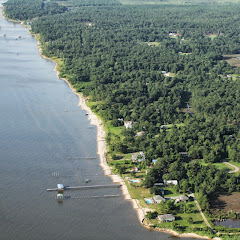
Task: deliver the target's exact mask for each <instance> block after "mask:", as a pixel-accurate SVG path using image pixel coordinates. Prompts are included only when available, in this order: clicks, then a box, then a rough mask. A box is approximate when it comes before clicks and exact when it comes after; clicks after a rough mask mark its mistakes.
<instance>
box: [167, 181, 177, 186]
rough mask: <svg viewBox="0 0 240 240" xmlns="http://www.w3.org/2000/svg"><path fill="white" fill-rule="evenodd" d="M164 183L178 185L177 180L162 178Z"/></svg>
mask: <svg viewBox="0 0 240 240" xmlns="http://www.w3.org/2000/svg"><path fill="white" fill-rule="evenodd" d="M164 183H165V184H166V185H169V184H172V185H178V181H177V180H164Z"/></svg>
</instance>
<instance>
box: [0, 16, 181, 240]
mask: <svg viewBox="0 0 240 240" xmlns="http://www.w3.org/2000/svg"><path fill="white" fill-rule="evenodd" d="M0 26H1V29H0V86H1V87H0V112H1V117H0V141H1V144H0V239H1V240H11V239H14V240H15V239H17V240H29V239H31V240H38V239H39V240H40V239H44V240H48V239H49V240H52V239H67V240H74V239H81V240H84V239H87V240H91V239H94V240H95V239H98V240H107V239H115V240H120V239H124V240H126V239H129V240H130V239H131V240H133V239H137V240H145V239H153V240H155V239H161V240H166V239H176V238H173V237H171V236H169V235H167V234H163V233H159V232H156V231H149V230H147V229H145V228H144V227H142V226H141V225H140V223H139V222H138V220H137V215H136V212H135V211H134V210H133V209H132V206H131V203H130V202H128V201H125V200H124V199H123V198H122V197H120V198H89V199H69V200H64V201H63V203H58V202H57V201H56V200H55V197H56V192H47V191H46V189H47V188H55V187H56V185H57V183H63V184H64V185H69V186H79V185H85V184H86V183H85V179H86V178H90V179H92V182H91V183H89V184H112V182H111V180H110V179H109V178H108V177H106V176H104V174H103V172H102V169H101V168H100V166H99V159H98V156H97V155H96V151H97V144H96V127H95V126H91V125H90V124H89V121H88V119H87V116H85V112H84V111H81V110H80V108H79V107H77V104H78V98H77V97H76V96H75V95H74V94H73V93H72V91H71V90H70V89H69V87H68V85H67V84H66V83H65V82H64V81H62V80H59V79H58V78H57V77H56V74H55V72H53V68H54V64H53V63H52V62H50V61H48V60H45V59H42V58H41V57H40V56H39V53H38V49H37V45H36V40H35V39H34V38H33V37H32V36H31V35H30V34H29V33H28V31H27V29H26V28H24V27H23V26H21V25H19V24H16V23H11V22H7V21H6V20H4V19H2V18H0ZM4 34H6V37H4V36H3V35H4ZM19 36H21V38H20V39H19V38H18V37H19ZM85 157H91V158H96V159H92V160H86V159H84V158H85ZM56 173H57V174H56ZM56 175H59V176H56ZM107 194H121V191H120V189H99V190H82V191H69V192H66V193H65V195H69V196H71V197H74V196H75V197H82V196H98V195H107Z"/></svg>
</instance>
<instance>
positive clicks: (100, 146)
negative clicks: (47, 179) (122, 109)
mask: <svg viewBox="0 0 240 240" xmlns="http://www.w3.org/2000/svg"><path fill="white" fill-rule="evenodd" d="M37 45H38V49H39V54H40V55H41V57H42V58H45V59H48V60H51V61H53V62H55V61H54V60H53V59H50V58H48V57H45V56H44V55H42V49H41V44H40V42H39V41H37ZM55 63H56V62H55ZM54 71H55V72H56V75H57V77H58V78H59V72H58V71H57V63H56V65H55V68H54ZM59 79H62V80H64V81H66V82H67V84H68V85H69V87H70V88H71V89H72V91H73V93H74V94H76V95H77V96H78V97H79V103H78V106H80V107H81V108H82V110H84V111H86V112H87V114H88V119H89V121H90V123H91V124H92V125H95V126H97V154H98V155H99V158H100V166H101V167H102V169H103V171H104V174H105V175H106V176H109V177H110V178H111V179H112V181H113V182H114V183H120V184H121V185H122V187H121V189H122V194H123V196H124V198H125V199H126V200H130V201H131V203H132V206H133V208H134V209H135V210H136V212H137V215H138V219H139V221H140V222H141V223H142V224H143V220H144V218H145V215H146V213H147V212H148V211H152V210H151V209H148V208H144V207H142V206H141V205H140V203H139V200H137V199H132V198H131V196H130V194H129V192H128V189H127V186H126V184H125V182H124V180H123V179H122V178H121V177H120V176H119V175H116V174H113V173H112V171H111V168H110V167H109V166H108V164H107V159H106V153H107V143H106V140H105V138H106V132H105V130H104V125H103V123H102V120H101V119H99V118H98V117H97V116H96V115H95V114H94V113H93V112H92V111H91V109H90V108H89V107H88V106H87V104H86V101H87V100H86V99H85V98H84V97H83V96H82V94H81V93H78V92H76V90H75V89H74V88H73V87H72V85H71V84H70V83H69V82H68V80H67V79H64V78H59ZM143 226H145V227H146V228H149V227H147V226H146V225H144V224H143ZM156 230H158V231H161V232H165V233H169V234H171V235H174V236H178V237H191V238H202V239H209V238H208V237H202V236H199V235H197V234H195V233H185V234H179V233H177V232H175V231H173V230H170V229H156ZM212 240H221V239H220V238H215V239H212Z"/></svg>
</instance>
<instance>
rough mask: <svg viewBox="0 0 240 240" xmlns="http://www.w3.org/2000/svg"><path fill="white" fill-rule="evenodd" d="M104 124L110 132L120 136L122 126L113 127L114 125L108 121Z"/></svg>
mask: <svg viewBox="0 0 240 240" xmlns="http://www.w3.org/2000/svg"><path fill="white" fill-rule="evenodd" d="M106 125H107V127H108V130H109V132H110V133H113V134H115V135H117V136H119V137H122V135H121V132H122V131H123V130H124V126H120V127H114V126H112V125H110V123H109V122H108V123H107V124H106Z"/></svg>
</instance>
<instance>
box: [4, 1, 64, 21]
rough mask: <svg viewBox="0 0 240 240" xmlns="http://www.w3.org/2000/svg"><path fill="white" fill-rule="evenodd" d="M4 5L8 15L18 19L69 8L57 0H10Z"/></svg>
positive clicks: (50, 13) (62, 11) (55, 12)
mask: <svg viewBox="0 0 240 240" xmlns="http://www.w3.org/2000/svg"><path fill="white" fill-rule="evenodd" d="M3 5H4V9H5V13H6V14H7V17H9V18H11V19H16V20H27V19H33V18H36V17H41V16H44V15H52V14H59V13H64V12H65V11H66V10H67V8H66V7H64V6H60V5H58V4H57V3H55V2H45V1H43V0H9V1H7V2H6V3H4V4H3Z"/></svg>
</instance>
